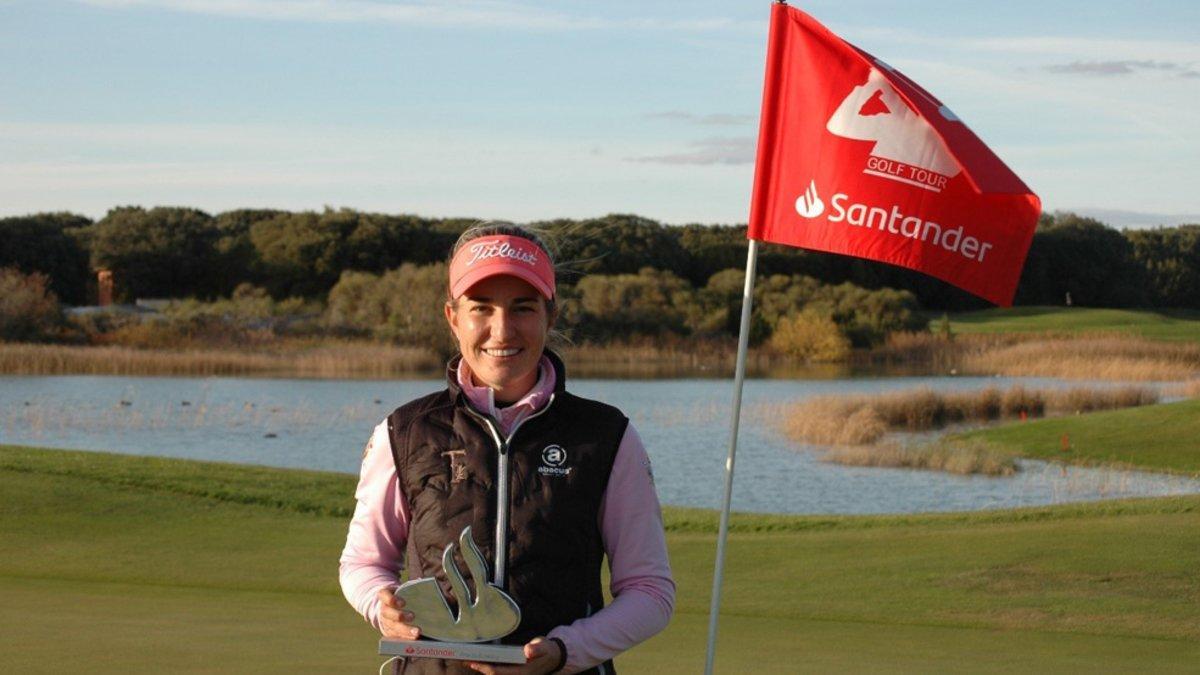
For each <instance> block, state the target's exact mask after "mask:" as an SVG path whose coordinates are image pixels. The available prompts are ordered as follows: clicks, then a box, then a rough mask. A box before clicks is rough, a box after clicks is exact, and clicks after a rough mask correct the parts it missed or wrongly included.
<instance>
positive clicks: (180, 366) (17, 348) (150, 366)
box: [0, 341, 442, 378]
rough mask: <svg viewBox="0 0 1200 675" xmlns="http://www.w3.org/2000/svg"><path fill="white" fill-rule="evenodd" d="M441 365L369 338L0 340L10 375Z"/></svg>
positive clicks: (354, 373) (371, 370)
mask: <svg viewBox="0 0 1200 675" xmlns="http://www.w3.org/2000/svg"><path fill="white" fill-rule="evenodd" d="M441 367H442V361H441V359H440V358H439V357H438V356H437V355H436V354H434V353H433V352H432V351H430V350H425V349H418V348H414V347H397V346H390V345H382V344H375V343H369V342H333V343H330V342H327V341H326V342H322V343H319V344H310V343H284V344H280V345H275V346H274V347H273V348H271V349H267V350H261V351H259V350H256V351H235V350H216V349H190V350H180V351H174V350H147V349H135V348H132V347H79V346H64V345H36V344H0V372H3V373H7V374H13V375H67V374H82V375H198V376H212V375H271V376H285V377H327V378H334V377H367V378H386V377H397V376H412V375H429V374H431V373H437V372H439V371H440V369H441Z"/></svg>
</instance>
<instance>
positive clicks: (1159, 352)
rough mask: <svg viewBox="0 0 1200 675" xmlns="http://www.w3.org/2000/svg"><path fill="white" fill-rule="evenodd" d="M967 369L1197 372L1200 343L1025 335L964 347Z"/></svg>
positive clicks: (1096, 375) (1155, 376)
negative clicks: (999, 343) (1001, 342)
mask: <svg viewBox="0 0 1200 675" xmlns="http://www.w3.org/2000/svg"><path fill="white" fill-rule="evenodd" d="M963 369H964V370H965V371H966V372H976V373H987V374H993V373H996V374H1002V375H1017V374H1021V375H1044V376H1049V377H1063V378H1086V379H1104V380H1126V381H1128V380H1160V381H1161V380H1179V379H1186V378H1189V377H1195V376H1197V375H1200V344H1195V343H1181V342H1161V341H1155V340H1147V339H1145V338H1139V337H1132V336H1121V335H1110V336H1095V337H1081V338H1075V339H1069V340H1068V339H1052V340H1028V341H1025V342H1020V343H1017V344H1012V345H1007V346H1003V347H997V348H994V349H988V350H985V351H982V352H980V353H974V354H971V353H968V354H965V355H964V357H963Z"/></svg>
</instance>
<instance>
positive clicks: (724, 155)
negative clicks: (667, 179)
mask: <svg viewBox="0 0 1200 675" xmlns="http://www.w3.org/2000/svg"><path fill="white" fill-rule="evenodd" d="M689 145H690V146H691V147H693V148H695V149H694V150H691V151H686V152H675V153H666V154H661V155H646V156H633V157H627V158H626V160H627V161H630V162H641V163H654V164H693V165H705V164H753V163H754V151H755V148H756V144H755V139H754V138H751V137H749V136H746V137H737V138H706V139H703V140H699V141H693V142H692V143H689Z"/></svg>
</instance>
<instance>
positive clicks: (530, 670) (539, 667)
mask: <svg viewBox="0 0 1200 675" xmlns="http://www.w3.org/2000/svg"><path fill="white" fill-rule="evenodd" d="M525 659H526V661H525V663H524V664H523V665H519V666H511V665H503V664H499V663H477V662H474V661H469V662H467V666H468V667H470V668H471V669H473V670H477V671H479V672H481V673H485V674H486V675H542V674H543V673H549V672H550V670H551V669H552V668H554V667H555V666H557V665H558V662H559V661H561V660H562V651H561V650H560V649H559V647H558V643H557V642H554V641H552V640H547V639H546V638H544V637H535V638H533V639H532V640H530V641H529V643H528V644H526V645H525Z"/></svg>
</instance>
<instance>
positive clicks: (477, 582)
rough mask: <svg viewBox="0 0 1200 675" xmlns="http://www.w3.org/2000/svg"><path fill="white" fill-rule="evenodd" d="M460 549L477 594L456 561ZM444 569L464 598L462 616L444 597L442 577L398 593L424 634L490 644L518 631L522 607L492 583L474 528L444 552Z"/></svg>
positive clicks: (408, 585) (416, 581)
mask: <svg viewBox="0 0 1200 675" xmlns="http://www.w3.org/2000/svg"><path fill="white" fill-rule="evenodd" d="M455 550H458V551H459V552H460V553H461V554H462V557H463V560H464V561H466V563H467V569H468V570H470V572H471V579H472V581H473V582H474V586H475V594H474V596H472V594H471V589H470V588H469V587H468V586H467V582H466V580H465V579H463V575H462V572H460V571H459V569H458V565H456V564H455V563H454V552H455ZM442 569H443V570H445V571H446V578H447V579H449V581H450V588H451V589H452V590H453V591H454V597H456V598H457V599H458V616H455V615H454V611H453V610H451V609H450V603H448V602H446V597H445V596H444V595H442V589H441V588H440V587H439V586H438V583H437V580H436V579H432V578H425V579H414V580H412V581H408V582H405V583H404V584H401V585H400V587H399V588H398V589H396V597H398V598H403V599H404V606H405V608H406V609H408V610H409V611H411V612H412V613H413V617H414V618H413V621H412V623H413V625H414V626H417V627H418V628H420V629H421V635H422V636H423V637H429V638H433V639H435V640H445V641H451V642H487V641H488V640H494V639H496V638H500V637H503V636H505V635H508V634H509V633H511V632H513V631H514V630H516V628H517V624H519V623H521V609H520V608H519V607H518V606H517V603H516V602H514V601H513V599H512V598H510V597H508V595H507V594H506V593H505V592H504V591H502V590H500V589H499V588H498V587H496V586H494V585H492V584H491V583H488V581H487V578H488V577H487V565H486V563H485V562H484V560H483V555H482V554H480V553H479V549H478V548H476V546H475V541H474V540H473V539H472V538H471V527H470V526H467V527H466V528H464V529H463V531H462V534H460V535H459V536H458V544H457V545H456V544H454V543H451V544H450V545H449V546H447V547H446V550H445V551H444V552H443V553H442Z"/></svg>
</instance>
